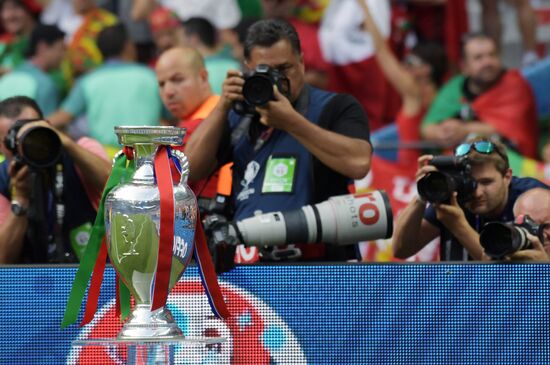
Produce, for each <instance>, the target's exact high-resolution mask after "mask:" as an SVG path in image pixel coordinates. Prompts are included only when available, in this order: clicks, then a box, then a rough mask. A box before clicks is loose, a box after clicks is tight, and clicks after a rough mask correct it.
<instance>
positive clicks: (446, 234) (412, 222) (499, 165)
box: [393, 138, 548, 261]
mask: <svg viewBox="0 0 550 365" xmlns="http://www.w3.org/2000/svg"><path fill="white" fill-rule="evenodd" d="M455 155H457V157H461V158H463V157H466V158H467V161H468V164H469V166H471V178H473V180H474V181H475V183H476V184H477V186H475V188H474V189H473V190H472V191H471V196H470V197H469V199H466V201H464V202H463V203H462V204H461V205H459V204H458V201H459V200H461V201H462V200H464V198H465V197H461V196H457V193H456V192H454V193H453V194H452V196H451V198H450V201H449V202H447V203H436V204H429V205H428V206H427V207H426V205H427V202H426V201H424V200H423V199H422V198H420V197H417V198H415V199H413V201H412V202H411V203H409V205H408V206H407V207H406V208H405V210H404V211H403V212H402V213H401V214H400V215H399V218H398V220H397V223H396V226H395V231H394V236H393V251H394V255H395V257H398V258H403V259H405V258H407V257H409V256H412V255H414V254H415V253H416V252H418V251H419V250H421V249H422V248H423V247H424V246H425V245H426V244H428V243H429V242H430V241H432V240H433V239H435V238H436V237H437V236H440V237H441V249H440V257H441V260H442V261H449V260H458V261H462V260H469V259H474V260H481V259H482V254H483V249H482V247H481V245H480V243H479V232H480V231H481V228H482V227H483V225H484V224H485V223H486V222H490V221H500V222H509V221H512V220H513V217H514V216H513V212H512V208H513V206H514V203H515V201H516V199H517V198H518V196H519V195H520V194H522V193H523V192H525V191H527V190H529V189H533V188H537V187H543V188H548V187H547V186H546V185H545V184H543V183H541V182H540V181H538V180H536V179H532V178H518V177H514V176H512V170H511V169H510V167H509V163H508V157H507V156H506V151H505V148H504V147H503V145H502V144H501V143H499V142H495V141H489V140H487V139H484V138H474V139H471V140H468V141H467V142H466V143H464V144H461V145H459V146H458V147H457V149H456V152H455ZM433 158H434V157H433V156H431V155H424V156H422V157H420V158H419V160H418V161H419V168H418V171H417V173H416V179H417V183H418V181H419V180H420V179H422V178H423V177H424V176H426V175H427V174H428V173H431V172H434V171H437V168H436V167H435V166H433V165H431V164H429V162H430V161H431V160H432V159H433Z"/></svg>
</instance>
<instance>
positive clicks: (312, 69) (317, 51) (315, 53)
mask: <svg viewBox="0 0 550 365" xmlns="http://www.w3.org/2000/svg"><path fill="white" fill-rule="evenodd" d="M297 3H298V1H297V0H261V2H260V4H261V6H262V11H263V14H264V18H267V19H285V20H286V21H288V22H289V23H290V24H292V26H293V27H294V29H296V32H297V33H298V36H299V37H300V40H301V45H302V52H303V54H304V64H305V67H306V73H305V78H306V79H305V81H306V82H307V83H308V84H310V85H312V86H315V87H318V88H327V86H328V78H329V76H328V73H329V71H330V65H329V64H328V63H327V62H326V61H325V59H324V57H323V54H322V53H321V47H320V45H319V24H318V23H308V22H305V21H303V20H301V19H298V18H297V17H296V16H295V15H294V14H295V10H296V8H297Z"/></svg>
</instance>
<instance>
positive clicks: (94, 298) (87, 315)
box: [80, 237, 118, 326]
mask: <svg viewBox="0 0 550 365" xmlns="http://www.w3.org/2000/svg"><path fill="white" fill-rule="evenodd" d="M106 262H107V244H106V243H105V237H103V241H102V242H101V248H100V249H99V254H98V255H97V260H96V262H95V265H94V272H93V274H92V280H91V283H90V289H89V290H88V298H87V299H86V311H85V312H84V317H83V318H82V322H81V323H80V326H84V325H85V324H88V323H90V322H91V321H92V319H94V315H95V312H96V311H97V304H98V302H99V292H100V291H101V283H102V282H103V273H104V272H105V263H106ZM117 293H118V291H117Z"/></svg>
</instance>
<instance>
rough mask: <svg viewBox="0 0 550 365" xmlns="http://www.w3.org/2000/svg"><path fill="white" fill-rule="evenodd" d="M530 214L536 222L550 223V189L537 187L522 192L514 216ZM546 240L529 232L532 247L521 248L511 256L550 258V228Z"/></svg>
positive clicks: (516, 258)
mask: <svg viewBox="0 0 550 365" xmlns="http://www.w3.org/2000/svg"><path fill="white" fill-rule="evenodd" d="M521 215H527V216H529V217H530V218H531V219H532V220H533V221H534V222H535V223H536V224H539V225H540V224H546V223H548V224H550V190H548V189H542V188H536V189H531V190H528V191H526V192H525V193H523V194H521V195H520V196H519V198H518V199H517V200H516V204H514V216H516V217H518V216H521ZM543 235H544V241H543V242H541V240H540V239H539V238H538V237H536V236H534V235H532V234H528V235H527V238H528V239H529V241H530V243H531V245H532V248H529V249H526V250H521V251H518V252H516V253H514V254H513V255H511V256H510V259H511V260H522V261H527V260H532V261H541V260H543V261H548V260H550V256H549V255H550V228H549V227H546V228H545V230H544V233H543Z"/></svg>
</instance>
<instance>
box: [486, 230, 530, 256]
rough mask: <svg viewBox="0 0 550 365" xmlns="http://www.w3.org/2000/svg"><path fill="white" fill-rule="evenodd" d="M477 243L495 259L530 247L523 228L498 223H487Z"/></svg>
mask: <svg viewBox="0 0 550 365" xmlns="http://www.w3.org/2000/svg"><path fill="white" fill-rule="evenodd" d="M479 241H480V243H481V246H483V248H484V249H485V253H486V254H487V255H488V256H490V257H492V258H495V259H501V258H503V257H505V256H507V255H510V254H513V253H514V252H517V251H519V250H523V249H525V248H528V247H529V245H530V242H529V240H528V239H527V231H526V230H525V228H522V227H517V226H514V225H510V224H505V223H500V222H491V223H487V224H486V225H485V227H483V230H482V231H481V234H480V236H479Z"/></svg>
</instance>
